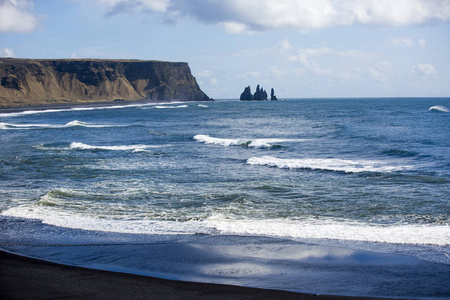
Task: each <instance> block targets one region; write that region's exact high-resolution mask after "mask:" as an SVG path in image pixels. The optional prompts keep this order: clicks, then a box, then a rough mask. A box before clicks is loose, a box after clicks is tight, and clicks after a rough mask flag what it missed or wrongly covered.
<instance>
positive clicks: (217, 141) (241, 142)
mask: <svg viewBox="0 0 450 300" xmlns="http://www.w3.org/2000/svg"><path fill="white" fill-rule="evenodd" d="M194 140H196V141H198V142H203V143H205V144H214V145H220V146H226V147H229V146H244V147H248V148H256V149H264V148H271V147H274V146H276V145H277V143H282V142H302V141H306V139H280V138H265V139H245V138H243V139H228V138H216V137H211V136H209V135H204V134H197V135H196V136H194Z"/></svg>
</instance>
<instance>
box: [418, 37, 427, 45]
mask: <svg viewBox="0 0 450 300" xmlns="http://www.w3.org/2000/svg"><path fill="white" fill-rule="evenodd" d="M418 45H419V46H420V47H426V46H427V41H426V40H425V39H419V42H418Z"/></svg>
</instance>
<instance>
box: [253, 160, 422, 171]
mask: <svg viewBox="0 0 450 300" xmlns="http://www.w3.org/2000/svg"><path fill="white" fill-rule="evenodd" d="M247 164H249V165H258V166H268V167H276V168H280V169H310V170H323V171H338V172H345V173H360V172H382V173H384V172H394V171H402V170H409V169H412V168H413V167H412V166H411V165H398V164H394V163H390V162H387V161H376V160H348V159H336V158H317V159H316V158H301V159H284V158H277V157H273V156H263V157H251V158H249V159H248V160H247Z"/></svg>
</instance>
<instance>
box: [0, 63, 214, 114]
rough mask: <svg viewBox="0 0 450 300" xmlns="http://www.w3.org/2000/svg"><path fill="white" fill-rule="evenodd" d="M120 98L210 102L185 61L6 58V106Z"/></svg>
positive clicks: (0, 81) (2, 73)
mask: <svg viewBox="0 0 450 300" xmlns="http://www.w3.org/2000/svg"><path fill="white" fill-rule="evenodd" d="M118 99H119V100H140V99H148V100H155V101H196V100H198V101H203V100H210V98H209V97H208V96H207V95H206V94H205V93H203V92H202V91H201V89H200V87H199V86H198V84H197V81H196V80H195V77H194V76H192V74H191V70H190V68H189V66H188V64H187V63H184V62H163V61H141V60H101V59H16V58H0V106H24V105H39V104H48V103H63V102H74V103H76V102H103V101H114V100H118Z"/></svg>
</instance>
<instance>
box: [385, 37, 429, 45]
mask: <svg viewBox="0 0 450 300" xmlns="http://www.w3.org/2000/svg"><path fill="white" fill-rule="evenodd" d="M388 42H389V44H390V45H391V46H394V47H415V46H420V47H426V45H427V41H426V40H425V39H419V40H418V41H417V42H414V40H413V39H412V38H407V37H397V38H391V39H389V41H388Z"/></svg>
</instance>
